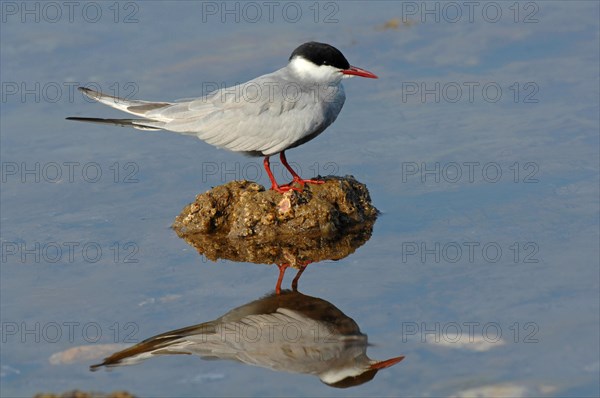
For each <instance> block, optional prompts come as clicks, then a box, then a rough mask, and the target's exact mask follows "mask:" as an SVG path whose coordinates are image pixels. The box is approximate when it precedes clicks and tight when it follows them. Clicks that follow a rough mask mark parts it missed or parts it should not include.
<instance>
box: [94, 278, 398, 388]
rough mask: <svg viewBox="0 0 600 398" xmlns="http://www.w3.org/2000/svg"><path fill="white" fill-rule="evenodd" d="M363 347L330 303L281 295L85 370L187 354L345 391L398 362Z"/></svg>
mask: <svg viewBox="0 0 600 398" xmlns="http://www.w3.org/2000/svg"><path fill="white" fill-rule="evenodd" d="M368 345H369V344H368V337H367V335H365V334H363V333H361V331H360V328H359V326H358V324H357V323H356V322H355V321H354V320H353V319H352V318H350V317H349V316H347V315H345V314H344V313H343V312H342V311H340V310H339V309H338V308H337V307H335V306H334V305H333V304H331V303H330V302H328V301H326V300H323V299H320V298H317V297H311V296H307V295H304V294H302V293H299V292H293V291H289V290H285V291H283V292H282V293H281V294H269V295H267V296H265V297H263V298H261V299H258V300H255V301H252V302H250V303H248V304H245V305H242V306H240V307H237V308H234V309H232V310H231V311H229V312H228V313H226V314H225V315H223V316H221V317H220V318H217V319H215V320H214V321H210V322H206V323H202V324H199V325H193V326H188V327H185V328H181V329H177V330H173V331H170V332H166V333H162V334H159V335H157V336H154V337H150V338H148V339H146V340H144V341H142V342H141V343H138V344H136V345H134V346H132V347H129V348H127V349H125V350H122V351H119V352H116V353H114V354H112V355H111V356H109V357H108V358H106V359H105V360H104V361H103V362H102V363H101V364H98V365H92V366H91V367H90V369H91V370H97V369H99V368H100V367H102V366H105V367H116V366H123V365H134V364H137V363H140V362H142V361H144V360H146V359H149V358H152V357H158V356H162V355H176V354H187V355H197V356H200V357H201V358H204V359H229V360H234V361H237V362H242V363H245V364H248V365H253V366H260V367H263V368H267V369H272V370H275V371H282V372H290V373H304V374H311V375H314V376H317V377H318V378H319V379H320V380H321V381H322V382H323V383H325V384H327V385H329V386H331V387H338V388H347V387H353V386H357V385H360V384H363V383H365V382H368V381H370V380H372V379H373V378H374V377H375V374H377V372H378V371H380V370H382V369H385V368H389V367H391V366H393V365H395V364H397V363H398V362H400V361H402V360H403V359H404V356H399V357H395V358H390V359H387V360H384V361H376V360H373V359H370V358H369V357H368V356H367V346H368Z"/></svg>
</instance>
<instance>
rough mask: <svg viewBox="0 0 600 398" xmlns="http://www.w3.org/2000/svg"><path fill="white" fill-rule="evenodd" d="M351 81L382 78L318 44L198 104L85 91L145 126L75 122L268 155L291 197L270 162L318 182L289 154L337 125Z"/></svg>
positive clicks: (302, 48) (279, 188)
mask: <svg viewBox="0 0 600 398" xmlns="http://www.w3.org/2000/svg"><path fill="white" fill-rule="evenodd" d="M351 76H362V77H368V78H377V76H375V75H374V74H373V73H371V72H368V71H366V70H363V69H360V68H357V67H354V66H351V65H350V64H349V63H348V61H347V60H346V58H345V57H344V55H343V54H342V53H341V52H340V51H339V50H338V49H336V48H334V47H332V46H330V45H328V44H324V43H316V42H310V43H305V44H302V45H301V46H300V47H298V48H296V49H295V50H294V52H293V53H292V55H291V56H290V62H289V63H288V65H287V66H285V67H284V68H281V69H279V70H277V71H275V72H273V73H269V74H267V75H263V76H260V77H257V78H255V79H253V80H250V81H248V82H246V83H243V84H240V85H237V86H233V87H229V88H223V89H221V90H218V91H215V92H212V93H210V94H209V95H206V96H204V97H200V98H196V99H193V100H187V101H182V102H176V103H172V102H148V101H139V100H127V99H123V98H117V97H112V96H110V95H106V94H102V93H99V92H96V91H94V90H90V89H87V88H80V90H81V91H83V92H84V93H85V94H86V95H87V96H89V97H90V98H93V99H95V100H97V101H100V102H102V103H103V104H106V105H109V106H111V107H113V108H117V109H119V110H122V111H125V112H128V113H131V114H133V115H136V116H140V117H143V119H97V118H80V117H71V118H68V119H70V120H79V121H85V122H97V123H107V124H116V125H120V126H130V127H134V128H137V129H141V130H169V131H174V132H177V133H181V134H188V135H195V136H197V137H198V138H200V139H202V140H204V141H206V142H208V143H209V144H212V145H215V146H217V147H221V148H227V149H230V150H232V151H236V152H245V153H247V154H250V155H257V156H260V155H264V156H265V159H264V165H265V169H266V170H267V174H268V175H269V178H270V179H271V183H272V186H271V188H272V189H274V190H277V191H279V192H285V191H288V190H290V189H297V188H293V187H292V186H291V184H292V183H290V184H286V185H282V186H280V185H278V184H277V182H276V181H275V178H274V177H273V174H272V173H271V170H270V166H269V156H271V155H274V154H277V153H279V154H280V159H281V163H282V164H283V165H284V166H285V167H286V168H287V169H288V170H289V171H290V173H291V174H292V176H293V177H294V181H293V182H297V183H299V184H300V185H304V183H305V182H313V183H318V182H319V181H313V180H304V179H302V178H300V176H298V174H296V173H295V172H294V170H292V168H291V167H290V166H289V164H288V163H287V160H286V158H285V150H286V149H289V148H294V147H296V146H298V145H301V144H303V143H305V142H307V141H309V140H311V139H313V138H315V137H316V136H317V135H319V134H321V133H322V132H323V130H325V129H326V128H327V127H328V126H329V125H330V124H331V123H333V122H334V120H335V119H336V118H337V115H338V114H339V113H340V111H341V110H342V106H343V105H344V101H345V99H346V96H345V94H344V88H343V86H342V84H341V81H342V79H343V78H344V77H351Z"/></svg>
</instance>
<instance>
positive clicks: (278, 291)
mask: <svg viewBox="0 0 600 398" xmlns="http://www.w3.org/2000/svg"><path fill="white" fill-rule="evenodd" d="M277 267H279V278H277V284H276V285H275V293H276V294H281V282H283V275H284V274H285V270H286V269H287V267H289V265H288V264H281V265H277Z"/></svg>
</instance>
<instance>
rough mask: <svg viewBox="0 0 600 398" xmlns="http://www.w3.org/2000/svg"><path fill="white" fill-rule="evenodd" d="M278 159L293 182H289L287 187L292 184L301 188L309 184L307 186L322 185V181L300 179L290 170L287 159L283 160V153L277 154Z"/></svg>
mask: <svg viewBox="0 0 600 398" xmlns="http://www.w3.org/2000/svg"><path fill="white" fill-rule="evenodd" d="M279 159H281V163H282V164H283V165H284V166H285V168H286V169H288V171H289V172H290V173H291V174H292V177H293V178H294V180H293V181H292V182H290V183H289V184H288V185H291V184H292V183H294V182H297V183H298V184H300V185H301V186H303V187H304V184H305V183H309V184H323V183H324V182H325V181H322V180H305V179H303V178H301V177H300V176H299V175H298V174H297V173H296V172H295V171H294V169H292V167H291V166H290V165H289V164H288V162H287V159H286V158H285V151H283V152H281V153H280V154H279Z"/></svg>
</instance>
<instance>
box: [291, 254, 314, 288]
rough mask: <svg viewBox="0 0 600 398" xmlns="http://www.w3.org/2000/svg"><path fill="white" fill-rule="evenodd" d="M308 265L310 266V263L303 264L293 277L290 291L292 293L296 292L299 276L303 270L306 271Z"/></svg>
mask: <svg viewBox="0 0 600 398" xmlns="http://www.w3.org/2000/svg"><path fill="white" fill-rule="evenodd" d="M308 264H310V261H307V262H306V264H303V265H302V268H300V270H298V273H297V274H296V276H295V277H294V280H293V281H292V290H293V291H295V292H296V291H298V281H299V280H300V276H301V275H302V273H303V272H304V270H305V269H306V267H307V266H308Z"/></svg>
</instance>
